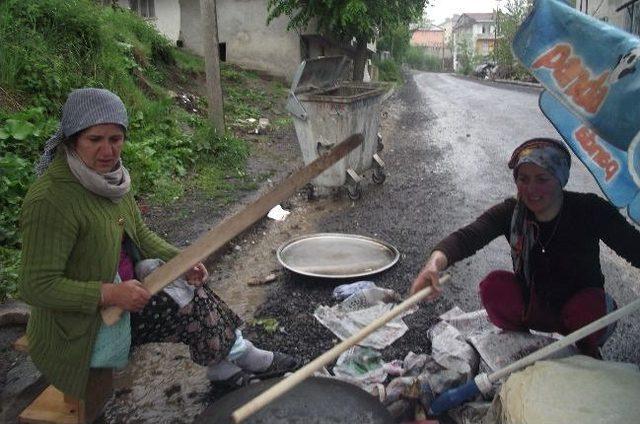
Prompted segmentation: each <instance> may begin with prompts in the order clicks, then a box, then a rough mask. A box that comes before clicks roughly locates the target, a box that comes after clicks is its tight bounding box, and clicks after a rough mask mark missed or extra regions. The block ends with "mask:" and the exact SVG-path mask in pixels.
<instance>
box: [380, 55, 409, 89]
mask: <svg viewBox="0 0 640 424" xmlns="http://www.w3.org/2000/svg"><path fill="white" fill-rule="evenodd" d="M376 65H377V66H378V71H379V73H380V75H379V79H380V81H390V82H397V83H402V82H403V78H402V73H401V72H400V66H399V65H398V63H397V62H396V61H395V60H391V59H387V60H383V61H381V62H378V63H376Z"/></svg>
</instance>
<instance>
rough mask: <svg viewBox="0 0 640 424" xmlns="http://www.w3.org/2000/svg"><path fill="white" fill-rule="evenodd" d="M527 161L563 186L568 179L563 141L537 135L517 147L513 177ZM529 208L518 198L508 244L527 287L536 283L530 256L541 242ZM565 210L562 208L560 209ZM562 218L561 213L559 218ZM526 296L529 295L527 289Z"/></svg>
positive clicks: (568, 163)
mask: <svg viewBox="0 0 640 424" xmlns="http://www.w3.org/2000/svg"><path fill="white" fill-rule="evenodd" d="M524 163H533V164H536V165H538V166H540V167H542V168H544V169H545V170H547V171H548V172H549V173H550V174H551V175H553V176H554V177H555V178H556V179H557V180H558V181H559V183H560V186H561V187H564V186H565V185H566V184H567V181H569V169H570V168H571V154H570V153H569V150H568V149H567V148H566V147H565V146H564V145H563V144H562V142H560V141H558V140H555V139H552V138H534V139H531V140H527V141H525V142H524V143H522V144H521V145H520V146H518V147H517V148H516V149H515V150H514V151H513V154H512V155H511V159H510V160H509V169H513V177H514V178H517V176H518V167H519V166H520V165H522V164H524ZM527 211H528V210H527V207H526V206H525V204H524V202H522V201H521V200H520V198H518V202H517V203H516V207H515V209H514V211H513V215H512V216H511V231H510V236H509V244H510V245H511V261H512V263H513V271H514V272H515V273H516V275H517V276H518V277H519V278H520V280H521V281H522V280H523V282H524V283H525V285H526V287H527V288H530V287H531V286H532V285H533V278H532V276H531V269H530V267H529V265H530V263H529V258H530V255H531V250H532V248H533V246H534V245H535V244H536V242H537V241H538V236H539V230H538V225H537V224H536V223H535V222H533V221H532V220H530V219H528V215H527ZM561 212H562V211H561ZM556 219H560V216H558V217H556ZM524 294H525V297H527V296H528V295H529V292H528V291H525V292H524Z"/></svg>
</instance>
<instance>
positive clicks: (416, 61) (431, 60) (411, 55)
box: [404, 46, 442, 72]
mask: <svg viewBox="0 0 640 424" xmlns="http://www.w3.org/2000/svg"><path fill="white" fill-rule="evenodd" d="M404 61H405V63H406V64H407V65H409V67H411V68H413V69H419V70H421V71H435V72H437V71H441V70H442V59H441V58H439V57H436V56H434V55H432V54H429V53H427V51H426V50H425V49H423V48H421V47H417V46H411V47H410V48H409V49H408V50H407V53H406V54H405V57H404Z"/></svg>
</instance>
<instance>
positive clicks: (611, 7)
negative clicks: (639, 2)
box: [576, 0, 637, 31]
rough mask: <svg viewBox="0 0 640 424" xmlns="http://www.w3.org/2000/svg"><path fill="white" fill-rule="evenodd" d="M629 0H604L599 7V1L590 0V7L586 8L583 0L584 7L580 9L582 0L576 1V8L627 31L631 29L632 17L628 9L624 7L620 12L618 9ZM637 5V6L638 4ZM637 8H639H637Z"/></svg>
mask: <svg viewBox="0 0 640 424" xmlns="http://www.w3.org/2000/svg"><path fill="white" fill-rule="evenodd" d="M628 1H629V0H604V2H603V3H602V4H601V5H600V7H598V3H599V1H598V2H595V1H594V0H591V1H590V2H589V9H588V10H586V7H585V6H586V3H585V2H584V1H583V2H582V9H580V6H581V5H580V1H579V0H578V1H577V2H576V9H578V10H581V11H582V12H586V13H588V14H589V15H591V16H593V17H595V18H597V19H600V20H603V21H606V22H608V23H610V24H611V25H614V26H616V27H618V28H620V29H623V30H625V31H629V29H630V26H629V25H630V19H629V14H628V13H627V10H626V9H622V10H621V11H620V12H616V9H617V8H618V7H620V6H621V5H623V4H624V3H627V2H628ZM636 7H637V6H636ZM636 10H637V9H636Z"/></svg>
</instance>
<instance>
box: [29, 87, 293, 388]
mask: <svg viewBox="0 0 640 424" xmlns="http://www.w3.org/2000/svg"><path fill="white" fill-rule="evenodd" d="M127 124H128V118H127V112H126V110H125V106H124V104H123V103H122V101H121V100H120V98H119V97H118V96H116V95H115V94H113V93H112V92H110V91H108V90H103V89H95V88H85V89H80V90H75V91H73V92H72V93H71V94H70V95H69V97H68V99H67V101H66V103H65V105H64V107H63V111H62V120H61V123H60V128H59V130H58V131H57V132H56V134H55V135H54V136H53V137H52V138H51V139H50V140H49V141H48V142H47V144H46V146H45V151H44V154H43V156H42V158H41V160H40V163H39V164H38V166H37V169H36V171H37V174H38V175H39V178H38V179H37V181H36V182H35V183H34V184H33V185H32V186H31V188H30V189H29V192H28V193H27V196H26V197H25V199H24V203H23V208H22V215H21V227H22V243H23V249H22V271H21V285H20V295H21V297H22V298H23V299H24V300H25V301H26V302H27V303H29V304H30V305H31V317H30V319H29V323H28V326H27V337H28V339H29V351H30V355H31V357H32V359H33V361H34V363H35V364H36V366H37V367H38V369H39V370H40V371H41V372H42V373H43V374H44V375H45V377H46V378H47V379H48V380H49V381H50V382H51V384H53V385H54V386H55V387H57V388H58V389H60V390H61V391H62V392H64V393H65V394H67V395H71V396H74V397H78V398H84V396H85V388H86V383H87V379H88V374H89V368H90V367H94V368H100V367H113V366H124V364H126V358H127V356H128V353H129V347H130V345H134V346H135V345H138V344H142V343H148V342H161V341H167V342H182V343H185V344H187V345H188V346H189V350H190V352H191V358H192V360H193V361H194V362H196V363H198V364H200V365H204V366H208V373H207V375H208V376H209V378H210V379H211V380H214V381H217V382H223V383H225V384H230V385H232V386H235V385H238V386H241V385H243V384H246V383H247V382H248V380H249V378H250V377H252V376H253V375H254V374H260V373H273V372H282V371H286V370H288V369H290V368H292V367H294V366H295V365H296V363H295V361H294V360H293V359H292V358H291V357H289V356H287V355H284V354H280V353H275V354H274V353H273V352H268V351H264V350H261V349H257V348H255V347H254V346H253V345H252V344H251V342H249V341H248V340H244V339H242V336H241V333H240V331H239V330H238V327H239V326H240V325H241V320H240V319H239V317H238V316H237V315H236V314H235V313H233V312H232V311H231V310H230V309H229V308H228V306H227V305H226V304H225V303H224V302H223V301H222V300H221V299H219V298H218V297H217V296H216V295H215V294H214V293H213V292H212V291H211V290H210V289H209V288H208V287H207V286H206V285H205V284H204V283H205V281H206V279H207V277H208V273H207V270H206V268H205V266H204V265H203V264H202V263H200V264H198V265H197V266H195V267H194V268H193V269H191V270H190V271H189V272H187V273H186V274H185V277H186V282H185V281H184V280H176V282H174V283H172V287H171V288H170V289H167V290H164V291H161V292H159V293H158V294H156V295H154V296H151V295H150V293H149V292H148V290H147V289H146V288H145V287H144V286H142V285H141V284H140V282H139V281H138V278H139V279H142V278H143V276H139V275H138V276H136V274H135V269H136V265H138V268H140V267H139V265H144V263H145V261H142V259H153V261H156V262H155V264H154V266H157V265H158V264H159V263H162V261H168V260H169V259H171V258H172V257H173V256H175V255H176V254H177V253H178V252H179V250H178V249H177V248H176V247H174V246H172V245H170V244H169V243H167V242H166V241H164V240H162V239H161V238H160V237H158V236H157V235H156V234H154V233H153V232H152V231H151V230H149V228H147V226H146V225H145V224H144V222H143V221H142V217H141V214H140V210H139V209H138V207H137V205H136V203H135V200H134V198H133V195H132V193H131V190H130V185H131V180H130V177H129V172H128V171H127V169H126V168H125V167H124V165H123V163H122V160H121V158H120V154H121V152H122V147H123V145H124V143H125V138H126V131H127ZM147 265H148V264H147ZM143 268H144V266H143ZM146 268H147V269H146V271H145V272H148V271H149V269H148V268H149V267H148V266H146ZM106 306H117V307H119V308H122V309H123V310H125V311H128V313H125V314H123V317H122V318H121V319H120V321H118V323H117V324H115V325H114V327H113V328H111V327H107V326H105V325H103V324H102V321H101V317H100V313H99V311H100V309H101V308H102V307H106ZM129 313H130V314H129ZM114 349H115V352H114ZM123 357H124V361H123Z"/></svg>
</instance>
